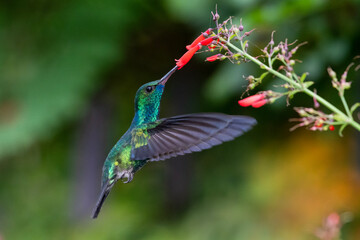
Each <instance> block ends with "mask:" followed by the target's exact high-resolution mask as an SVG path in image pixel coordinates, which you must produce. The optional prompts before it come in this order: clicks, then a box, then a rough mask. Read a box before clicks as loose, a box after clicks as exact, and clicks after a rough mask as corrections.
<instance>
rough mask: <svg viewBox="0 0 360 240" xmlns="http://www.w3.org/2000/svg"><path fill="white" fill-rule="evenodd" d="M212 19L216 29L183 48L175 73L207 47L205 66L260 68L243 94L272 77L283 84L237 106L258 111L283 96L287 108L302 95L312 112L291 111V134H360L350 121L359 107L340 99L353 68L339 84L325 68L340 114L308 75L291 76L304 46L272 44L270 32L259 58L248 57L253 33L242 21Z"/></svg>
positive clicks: (214, 16)
mask: <svg viewBox="0 0 360 240" xmlns="http://www.w3.org/2000/svg"><path fill="white" fill-rule="evenodd" d="M212 17H213V20H214V21H215V23H216V28H213V29H208V30H207V31H205V32H204V33H203V34H202V35H200V36H199V37H198V38H197V39H196V40H195V41H194V42H193V43H192V44H190V45H188V46H187V49H188V52H187V53H185V54H184V56H183V57H182V58H180V59H179V60H177V66H178V67H179V69H180V68H182V67H183V66H184V65H185V64H186V63H187V62H188V61H189V60H190V58H191V57H192V56H193V55H194V54H195V52H197V51H198V50H199V49H201V47H202V46H207V49H206V50H205V52H217V53H216V54H215V55H212V56H210V57H207V58H206V61H208V62H214V61H217V60H225V59H227V60H229V61H231V62H232V63H234V64H241V63H245V62H253V63H255V64H257V65H258V66H259V67H260V69H261V70H262V73H261V74H260V75H259V76H258V77H254V76H248V77H247V78H246V79H247V81H248V88H247V90H246V91H247V92H248V91H251V90H254V89H255V88H256V87H258V86H259V85H260V84H262V82H263V81H265V80H270V79H274V77H275V78H278V79H281V80H282V81H284V84H282V85H280V86H277V87H278V88H280V87H281V88H282V89H281V91H278V92H275V91H263V92H258V93H256V94H255V95H252V96H249V97H247V98H244V99H242V100H239V102H238V103H239V105H240V106H242V107H248V106H252V107H254V108H259V107H261V106H263V105H265V104H267V103H273V102H275V101H276V100H277V99H279V98H280V97H283V96H285V97H286V99H287V103H288V105H289V104H290V100H291V99H292V98H293V97H294V96H295V94H297V93H304V94H307V95H308V96H310V97H311V98H312V99H313V100H314V106H315V109H313V108H308V107H307V108H306V107H298V108H295V111H296V112H297V113H298V114H299V115H300V118H297V119H292V121H298V122H300V123H299V124H297V125H296V126H294V127H293V128H292V130H293V129H296V128H298V127H303V126H304V127H307V128H308V129H309V130H313V131H315V130H318V131H325V130H331V131H333V130H334V129H335V127H334V126H336V125H338V126H339V134H340V135H341V134H342V131H343V129H344V128H345V127H346V126H349V125H350V126H352V127H354V128H355V129H357V130H358V131H360V124H359V123H358V122H357V121H355V120H354V118H353V114H354V111H355V110H356V109H357V108H358V107H360V103H355V104H353V105H352V107H351V108H349V107H348V104H347V102H346V100H345V96H344V92H345V90H347V89H349V88H350V87H351V83H350V82H348V81H347V80H346V78H347V74H348V71H349V69H350V67H351V66H352V65H353V64H351V65H349V66H348V68H347V69H346V70H345V72H344V73H343V74H342V76H341V78H340V80H338V79H337V77H336V73H335V72H334V71H333V70H332V69H331V68H328V72H329V75H330V77H331V79H332V85H333V87H334V88H335V89H336V90H337V91H338V92H339V96H340V99H341V101H342V103H343V107H344V110H345V111H343V110H341V109H339V108H338V107H335V106H334V105H333V104H332V103H330V102H329V101H327V100H326V99H324V98H322V97H320V96H319V95H318V94H317V92H316V89H312V90H311V89H310V87H311V86H312V85H313V82H312V81H309V80H307V77H308V73H302V74H297V73H296V72H295V70H294V67H295V65H296V63H297V62H299V61H298V60H297V59H295V58H294V55H295V54H296V53H297V51H298V50H299V48H300V47H301V46H302V45H304V44H305V43H300V44H297V43H296V41H294V42H292V43H289V41H288V40H287V39H286V40H285V41H281V42H279V43H278V44H276V43H275V41H274V32H273V33H272V34H271V38H270V41H269V43H268V44H267V45H266V46H265V47H264V48H263V49H261V52H262V53H261V55H259V56H252V55H251V54H250V53H249V52H248V48H249V41H248V40H247V37H248V36H249V35H250V34H251V33H252V32H253V31H254V29H253V30H250V31H245V28H244V26H243V24H242V21H241V20H240V24H239V25H236V24H233V19H232V18H228V19H226V20H225V21H223V22H219V19H220V15H219V14H218V12H217V11H216V12H215V13H213V12H212ZM357 68H359V67H357ZM357 68H356V69H357ZM320 107H322V108H327V109H328V110H329V111H330V113H328V114H325V113H324V112H323V111H321V110H320V109H319V108H320Z"/></svg>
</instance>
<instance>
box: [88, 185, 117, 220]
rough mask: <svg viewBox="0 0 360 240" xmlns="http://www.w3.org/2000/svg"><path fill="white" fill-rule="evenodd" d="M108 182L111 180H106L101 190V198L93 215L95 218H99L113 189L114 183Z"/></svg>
mask: <svg viewBox="0 0 360 240" xmlns="http://www.w3.org/2000/svg"><path fill="white" fill-rule="evenodd" d="M108 183H109V182H106V184H104V187H103V189H102V191H101V194H100V197H99V200H98V202H97V203H96V207H95V210H94V212H93V215H92V218H94V219H95V218H97V216H98V215H99V213H100V210H101V207H102V205H103V204H104V202H105V199H106V197H107V196H108V195H109V193H110V190H111V188H112V186H113V184H111V185H109V184H108Z"/></svg>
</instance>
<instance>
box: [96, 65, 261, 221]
mask: <svg viewBox="0 0 360 240" xmlns="http://www.w3.org/2000/svg"><path fill="white" fill-rule="evenodd" d="M177 69H178V67H177V66H175V67H174V68H173V69H172V70H171V71H170V72H168V73H167V74H166V75H165V76H164V77H162V78H161V79H160V80H157V81H153V82H149V83H146V84H144V85H143V86H141V87H140V88H139V89H138V91H137V93H136V96H135V116H134V119H133V121H132V123H131V125H130V127H129V129H128V130H127V131H126V133H125V134H124V135H123V136H122V137H121V138H120V140H119V141H118V142H117V143H116V144H115V146H114V147H113V148H112V149H111V151H110V153H109V154H108V156H107V158H106V160H105V163H104V166H103V174H102V183H101V185H102V186H101V188H102V190H101V193H100V197H99V200H98V202H97V204H96V208H95V210H94V212H93V218H96V217H97V216H98V214H99V212H100V209H101V207H102V205H103V203H104V201H105V199H106V197H107V196H108V194H109V193H110V190H111V188H112V187H113V186H114V184H115V183H116V182H117V181H118V180H119V179H121V180H123V182H124V183H129V182H131V180H132V179H133V176H134V173H135V172H136V171H138V170H139V169H140V168H141V167H143V166H144V165H145V164H146V163H148V162H153V161H160V160H165V159H168V158H171V157H175V156H177V155H184V154H187V153H191V152H199V151H201V150H203V149H208V148H211V147H212V146H215V145H219V144H221V143H223V142H227V141H231V140H233V139H234V138H236V137H238V136H240V135H242V134H243V133H244V132H246V131H248V130H250V129H251V128H252V127H253V126H254V125H255V124H256V120H255V119H254V118H251V117H248V116H233V115H226V114H221V113H196V114H187V115H180V116H175V117H170V118H163V119H159V111H160V100H161V96H162V94H163V92H164V88H165V83H166V82H167V81H168V79H169V78H170V76H171V75H172V74H173V73H174V72H175V71H176V70H177Z"/></svg>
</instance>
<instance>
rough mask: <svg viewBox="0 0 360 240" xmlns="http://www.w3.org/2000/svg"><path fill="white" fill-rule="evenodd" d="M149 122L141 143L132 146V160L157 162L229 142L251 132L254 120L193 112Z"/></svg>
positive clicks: (246, 117) (244, 117)
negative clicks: (155, 122)
mask: <svg viewBox="0 0 360 240" xmlns="http://www.w3.org/2000/svg"><path fill="white" fill-rule="evenodd" d="M157 122H158V124H154V123H150V124H149V127H148V128H147V131H146V132H145V133H143V135H142V136H144V137H141V139H142V141H138V143H139V142H140V144H133V147H132V151H131V160H148V161H159V160H165V159H168V158H171V157H175V156H177V155H184V154H187V153H191V152H200V151H202V150H204V149H208V148H211V147H213V146H216V145H219V144H221V143H223V142H227V141H231V140H233V139H234V138H236V137H238V136H240V135H242V134H243V133H244V132H246V131H248V130H250V129H251V128H252V127H253V126H254V125H255V124H256V120H255V119H254V118H252V117H248V116H234V115H226V114H221V113H196V114H187V115H180V116H175V117H170V118H164V119H160V120H158V121H157Z"/></svg>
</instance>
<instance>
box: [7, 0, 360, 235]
mask: <svg viewBox="0 0 360 240" xmlns="http://www.w3.org/2000/svg"><path fill="white" fill-rule="evenodd" d="M216 3H218V9H219V13H220V15H221V16H222V19H225V18H227V17H228V16H234V17H235V20H236V21H239V19H240V18H242V19H243V24H244V26H245V30H250V29H252V28H256V31H255V32H254V33H253V34H252V36H251V37H250V39H251V44H250V47H251V48H253V49H257V48H259V47H263V46H265V45H266V44H267V42H268V41H269V40H270V34H271V32H272V31H273V30H275V31H276V34H275V40H276V41H280V40H284V39H285V38H288V39H289V41H294V40H296V39H298V40H299V41H300V42H303V41H307V42H308V44H307V45H305V46H304V47H302V48H301V51H298V54H297V58H298V59H301V60H302V61H303V62H302V63H301V64H298V65H297V70H298V71H299V72H305V71H306V72H309V73H310V75H309V79H311V80H312V81H314V82H315V83H316V84H315V85H314V86H315V87H316V89H317V90H318V93H319V94H321V95H322V96H324V97H325V98H327V99H329V100H330V101H332V102H333V103H334V104H336V105H338V106H340V101H339V99H338V97H337V92H336V91H335V90H334V89H332V87H331V83H330V79H329V77H328V76H327V72H326V68H327V67H328V66H332V67H333V69H334V70H335V71H337V72H338V73H339V74H341V73H342V71H344V70H345V68H346V66H347V65H348V64H349V63H350V62H351V61H352V58H353V57H354V56H356V55H359V54H360V44H359V43H360V30H359V22H360V2H359V1H358V0H342V1H337V0H288V1H285V0H284V1H280V0H277V1H265V0H222V1H219V2H216V1H214V0H210V1H209V0H191V1H190V0H189V1H185V0H162V1H160V0H154V1H146V0H136V1H133V0H102V1H100V0H64V1H50V0H31V1H30V0H16V1H14V0H2V1H0V239H1V240H9V239H11V240H12V239H37V240H41V239H87V240H90V239H129V240H130V239H147V240H153V239H157V240H161V239H179V240H180V239H181V240H183V239H197V240H198V239H207V240H208V239H316V237H315V236H314V232H315V231H316V229H318V228H319V227H320V226H321V225H322V222H323V219H324V218H325V217H326V216H327V215H328V214H330V213H331V212H338V213H346V214H347V215H350V216H352V217H351V219H352V220H351V221H350V222H349V223H346V224H345V225H344V227H343V228H342V238H343V239H360V202H359V199H360V192H359V190H360V178H359V177H360V150H359V143H360V140H359V139H360V137H359V133H358V132H356V131H355V130H353V129H351V128H347V129H346V130H345V131H344V135H345V136H344V137H339V136H338V134H337V133H336V132H310V131H307V130H305V129H298V130H296V131H294V132H289V128H290V127H291V126H292V123H289V121H288V119H289V118H293V117H296V114H295V112H294V111H293V110H292V107H293V106H312V101H311V99H308V98H307V97H304V96H301V95H297V96H296V97H295V99H294V100H292V102H291V106H289V107H286V103H285V100H283V101H278V102H277V103H275V104H272V105H267V106H264V107H262V108H261V109H250V108H249V109H248V108H241V107H239V106H238V105H237V100H238V99H239V98H240V96H241V94H242V93H243V92H244V90H245V89H246V81H245V80H244V77H243V76H246V75H249V74H253V75H256V74H257V73H258V72H257V71H258V70H257V69H256V67H255V66H254V65H252V64H251V63H247V64H242V65H239V66H238V65H232V64H231V63H229V62H221V63H205V62H204V61H203V60H204V59H205V56H204V55H199V56H195V58H194V59H193V60H192V61H191V62H190V63H189V64H188V65H187V66H186V67H184V68H183V69H182V70H181V71H178V72H177V73H176V74H175V75H174V76H173V77H172V78H171V80H170V81H169V82H168V84H167V87H166V91H165V94H164V97H163V100H162V112H161V116H162V117H166V116H172V115H176V114H184V113H191V112H207V111H214V112H223V113H228V114H244V115H251V116H254V117H255V118H256V119H257V120H258V125H257V126H256V127H255V128H254V129H253V130H252V131H251V132H249V133H247V134H245V135H244V136H242V137H241V138H239V139H237V140H235V141H233V142H230V143H226V144H223V145H221V146H218V147H215V148H213V149H210V150H207V151H204V152H201V153H194V154H192V155H189V156H183V157H178V158H176V159H171V160H167V161H165V162H158V163H153V164H149V165H147V166H146V167H144V168H143V169H142V170H141V171H140V172H138V173H137V174H136V176H135V178H134V180H133V182H131V184H121V183H118V184H117V185H116V186H115V187H114V189H113V191H112V193H111V194H110V196H109V198H108V199H107V201H106V203H105V205H104V207H103V209H102V212H101V213H100V216H99V218H98V219H97V220H91V219H90V216H91V212H92V210H93V207H94V204H95V202H96V200H97V197H98V193H99V191H100V176H101V167H102V164H103V161H104V159H105V158H106V155H107V153H108V151H109V150H110V149H111V147H112V146H113V145H114V144H115V142H116V141H117V140H118V139H119V138H120V136H121V135H122V134H123V133H124V132H125V131H126V129H127V128H128V126H129V124H130V122H131V120H132V117H133V101H134V96H135V92H136V90H137V88H138V87H139V86H141V85H142V84H144V83H146V82H149V81H152V80H155V79H159V78H160V77H161V76H163V74H165V73H166V72H167V71H169V70H170V69H171V68H172V67H173V66H174V59H175V58H179V57H180V56H181V55H182V54H183V53H184V52H185V45H186V44H189V43H190V42H191V41H192V40H193V39H194V38H195V37H196V36H197V35H199V33H200V32H201V31H204V30H205V29H207V28H208V27H213V26H214V23H213V22H212V18H211V14H210V11H213V10H214V9H215V4H216ZM359 77H360V76H359V73H356V72H354V71H351V72H350V75H349V79H350V80H352V81H353V86H352V89H351V90H349V91H347V99H348V101H349V102H350V103H353V102H355V101H359V100H360V96H359V95H360V94H359V92H360V81H359ZM273 84H276V81H275V82H274V81H273V82H272V83H269V84H267V85H266V84H265V85H264V86H263V87H264V88H263V89H265V88H270V87H272V85H273ZM258 90H261V88H260V89H258Z"/></svg>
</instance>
